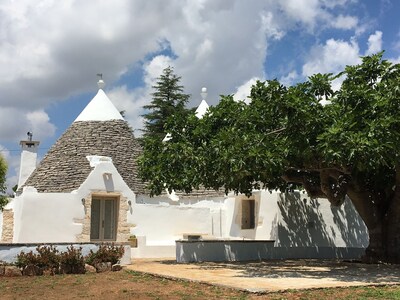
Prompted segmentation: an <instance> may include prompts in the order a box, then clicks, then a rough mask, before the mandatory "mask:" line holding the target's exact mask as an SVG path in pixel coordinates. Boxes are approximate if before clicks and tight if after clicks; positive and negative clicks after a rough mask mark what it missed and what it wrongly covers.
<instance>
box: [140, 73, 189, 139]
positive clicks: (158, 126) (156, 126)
mask: <svg viewBox="0 0 400 300" xmlns="http://www.w3.org/2000/svg"><path fill="white" fill-rule="evenodd" d="M180 79H181V77H180V76H176V75H175V74H174V71H173V68H172V67H167V68H165V69H164V70H163V73H162V75H161V76H160V77H159V78H158V79H157V83H156V85H154V86H153V89H154V90H155V91H154V92H153V93H152V97H153V99H152V101H151V103H150V104H149V105H145V106H144V107H143V108H144V109H146V110H148V113H146V114H144V115H143V117H144V119H145V123H144V129H143V131H144V135H143V137H144V138H146V137H149V136H151V137H153V138H157V139H158V140H160V141H161V140H162V139H163V138H164V137H165V135H166V134H167V132H166V130H165V126H164V125H165V123H166V121H167V119H168V118H169V117H175V116H178V115H180V114H185V113H186V109H185V104H186V103H187V102H188V100H189V97H190V96H189V95H187V94H184V93H183V86H182V85H179V81H180Z"/></svg>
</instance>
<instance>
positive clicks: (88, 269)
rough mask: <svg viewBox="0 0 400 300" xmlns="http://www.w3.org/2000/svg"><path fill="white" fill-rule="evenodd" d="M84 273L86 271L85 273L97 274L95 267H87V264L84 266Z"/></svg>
mask: <svg viewBox="0 0 400 300" xmlns="http://www.w3.org/2000/svg"><path fill="white" fill-rule="evenodd" d="M85 271H86V273H96V272H97V270H96V268H95V267H93V266H91V265H88V264H85Z"/></svg>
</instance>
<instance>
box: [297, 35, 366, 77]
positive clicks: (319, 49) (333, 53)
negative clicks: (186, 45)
mask: <svg viewBox="0 0 400 300" xmlns="http://www.w3.org/2000/svg"><path fill="white" fill-rule="evenodd" d="M359 56H360V54H359V46H358V44H357V42H356V41H355V40H351V41H350V42H346V41H342V40H334V39H329V40H327V41H326V43H325V45H317V46H315V47H314V48H313V49H312V50H311V54H310V56H309V59H308V61H307V62H306V63H305V64H304V65H303V76H310V75H313V74H316V73H334V74H335V73H338V72H340V71H342V70H343V69H344V67H345V66H346V65H353V64H357V63H359V62H360V58H359Z"/></svg>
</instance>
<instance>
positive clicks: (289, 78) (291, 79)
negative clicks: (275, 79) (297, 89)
mask: <svg viewBox="0 0 400 300" xmlns="http://www.w3.org/2000/svg"><path fill="white" fill-rule="evenodd" d="M299 78H300V75H299V74H298V73H297V71H296V70H294V71H291V72H289V73H288V74H287V75H286V76H283V77H281V78H280V79H279V82H280V83H281V84H283V85H285V86H291V85H293V84H294V83H295V82H296V81H297V80H298V79H299Z"/></svg>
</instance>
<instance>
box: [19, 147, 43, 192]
mask: <svg viewBox="0 0 400 300" xmlns="http://www.w3.org/2000/svg"><path fill="white" fill-rule="evenodd" d="M21 143H23V144H22V152H21V163H20V170H19V177H18V186H19V187H21V186H23V185H24V183H25V181H26V180H27V179H28V177H29V176H30V175H31V174H32V172H33V171H34V170H35V169H36V163H37V144H35V145H34V146H33V147H30V148H29V147H27V146H26V142H21ZM35 143H38V142H35Z"/></svg>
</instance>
